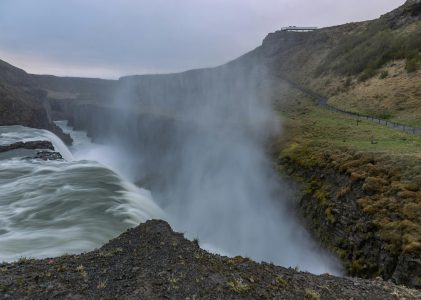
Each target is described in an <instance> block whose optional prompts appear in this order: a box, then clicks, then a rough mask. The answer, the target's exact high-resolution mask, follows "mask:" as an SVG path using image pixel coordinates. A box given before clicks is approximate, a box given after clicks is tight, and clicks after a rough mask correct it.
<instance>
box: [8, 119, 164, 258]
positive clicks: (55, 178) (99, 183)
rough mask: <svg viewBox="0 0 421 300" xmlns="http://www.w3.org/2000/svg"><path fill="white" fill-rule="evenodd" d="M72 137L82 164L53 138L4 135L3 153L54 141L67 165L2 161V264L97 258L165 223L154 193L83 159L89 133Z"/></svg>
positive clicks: (27, 131)
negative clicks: (110, 245) (106, 247)
mask: <svg viewBox="0 0 421 300" xmlns="http://www.w3.org/2000/svg"><path fill="white" fill-rule="evenodd" d="M72 137H73V138H74V139H75V143H74V146H73V147H72V148H71V150H72V151H73V152H74V153H75V154H76V155H75V156H73V154H72V153H71V152H70V151H69V149H67V147H66V146H65V145H64V144H63V143H62V142H61V140H60V139H59V138H58V137H56V136H55V135H54V134H52V133H50V132H48V131H45V130H39V129H32V128H26V127H22V126H7V127H0V144H2V145H7V144H11V143H14V142H17V141H30V140H49V141H52V142H53V144H54V147H55V149H56V151H59V152H60V153H61V154H62V156H63V157H64V158H65V160H58V161H43V160H39V159H22V158H24V157H26V156H28V155H27V154H28V153H27V152H25V151H21V152H19V151H16V152H14V153H12V154H13V155H11V154H10V153H7V152H6V153H4V154H3V156H0V261H13V260H16V259H18V258H20V257H49V256H57V255H61V254H64V253H80V252H83V251H87V250H92V249H94V248H96V247H99V246H101V245H102V244H104V243H106V242H107V241H108V240H110V239H112V238H114V237H116V236H118V235H119V234H120V233H121V232H123V231H124V230H125V229H127V228H129V227H132V226H135V225H137V224H139V223H140V222H144V221H145V220H147V219H150V218H162V217H163V212H162V211H161V209H160V208H159V207H158V206H157V205H156V204H154V202H153V201H152V200H151V195H150V193H149V192H148V191H146V190H143V189H140V188H138V187H136V186H134V185H133V184H131V183H130V182H127V181H125V180H124V179H122V178H121V176H119V175H118V174H117V173H116V172H114V171H112V170H111V169H110V168H107V167H106V166H104V165H103V164H101V163H99V162H97V161H94V160H87V159H85V158H83V156H82V155H80V151H79V150H81V149H83V148H85V147H86V148H93V147H92V144H91V143H90V140H89V139H88V138H87V137H86V135H84V133H83V132H73V133H72ZM78 153H79V154H78ZM11 156H12V157H11Z"/></svg>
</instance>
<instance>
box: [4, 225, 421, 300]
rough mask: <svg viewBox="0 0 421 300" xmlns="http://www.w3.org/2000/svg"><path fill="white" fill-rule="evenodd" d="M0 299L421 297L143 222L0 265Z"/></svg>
mask: <svg viewBox="0 0 421 300" xmlns="http://www.w3.org/2000/svg"><path fill="white" fill-rule="evenodd" d="M0 272H1V275H2V276H0V298H1V299H10V298H22V299H23V298H30V299H45V298H50V297H52V298H60V299H85V298H95V299H96V298H98V299H99V298H101V299H102V298H104V299H115V298H118V299H163V298H171V299H314V300H316V299H373V300H374V299H379V300H380V299H381V300H385V299H417V298H418V299H419V297H421V294H420V293H419V291H415V290H410V289H406V288H404V287H399V286H396V285H393V284H391V283H388V282H384V281H382V280H376V281H367V280H361V279H352V278H337V277H333V276H330V275H328V274H325V275H321V276H315V275H312V274H309V273H304V272H299V271H297V270H294V269H286V268H282V267H276V266H274V265H272V264H268V263H260V264H259V263H256V262H254V261H251V260H249V259H247V258H243V257H234V258H228V257H221V256H218V255H213V254H210V253H208V252H206V251H204V250H202V249H200V248H199V246H198V244H197V242H191V241H188V240H186V239H184V238H183V235H182V234H179V233H175V232H173V231H172V230H171V228H170V227H169V225H168V224H167V223H165V222H164V221H148V222H146V223H145V224H142V225H140V226H138V227H136V228H134V229H130V230H128V231H127V232H125V233H123V234H122V235H121V236H119V237H118V238H116V239H114V240H112V241H110V242H109V243H107V244H106V245H104V246H103V247H101V248H100V249H97V250H95V251H92V252H89V253H85V254H82V255H68V256H62V257H57V258H52V259H45V260H27V259H21V260H20V261H19V262H16V263H14V264H3V265H0Z"/></svg>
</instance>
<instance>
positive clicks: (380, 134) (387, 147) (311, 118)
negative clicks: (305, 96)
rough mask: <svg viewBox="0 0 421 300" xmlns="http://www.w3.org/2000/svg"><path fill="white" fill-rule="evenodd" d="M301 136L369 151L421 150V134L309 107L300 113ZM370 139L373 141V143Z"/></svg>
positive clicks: (306, 139) (414, 152) (411, 151)
mask: <svg viewBox="0 0 421 300" xmlns="http://www.w3.org/2000/svg"><path fill="white" fill-rule="evenodd" d="M300 119H301V122H302V129H301V138H302V139H303V140H304V141H312V142H319V143H326V144H331V145H334V146H345V147H348V148H352V149H355V150H363V151H370V152H391V153H398V154H418V153H421V136H416V135H413V134H409V133H405V132H402V131H399V130H396V129H392V128H388V127H386V126H384V125H379V124H376V123H374V122H371V121H365V120H364V121H360V122H359V123H358V126H357V122H356V120H355V119H353V118H351V117H348V116H345V115H340V114H337V113H334V112H330V111H326V110H324V109H322V108H319V107H313V108H311V109H310V110H309V111H308V112H307V113H306V114H303V115H301V116H300ZM372 140H374V141H375V142H376V143H375V144H373V143H372Z"/></svg>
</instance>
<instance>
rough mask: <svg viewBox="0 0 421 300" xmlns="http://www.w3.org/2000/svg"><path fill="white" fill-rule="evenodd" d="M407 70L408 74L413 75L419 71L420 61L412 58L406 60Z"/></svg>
mask: <svg viewBox="0 0 421 300" xmlns="http://www.w3.org/2000/svg"><path fill="white" fill-rule="evenodd" d="M405 70H406V72H408V73H413V72H415V71H416V70H418V61H417V59H416V58H411V59H407V60H406V64H405Z"/></svg>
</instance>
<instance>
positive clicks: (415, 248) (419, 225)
mask: <svg viewBox="0 0 421 300" xmlns="http://www.w3.org/2000/svg"><path fill="white" fill-rule="evenodd" d="M299 102H300V105H298V106H295V107H293V106H291V107H289V109H287V110H286V111H284V112H283V113H282V116H283V118H286V121H285V127H286V128H287V130H288V132H290V133H291V134H290V136H289V137H287V138H286V140H283V141H281V142H280V144H279V145H278V148H277V149H278V150H277V151H276V153H277V155H278V156H279V161H280V162H281V169H282V170H283V171H284V172H287V173H288V174H289V175H292V176H295V177H296V178H297V179H298V180H299V181H301V182H302V183H303V184H304V187H305V189H304V192H305V195H308V196H307V197H311V198H312V199H314V202H313V203H312V204H310V206H306V207H305V208H304V209H305V211H307V210H308V209H311V210H313V212H311V213H309V214H308V216H310V215H311V214H312V213H314V208H315V207H316V208H317V209H318V210H319V213H318V214H317V216H313V215H312V216H311V217H310V218H311V222H312V223H313V226H314V227H313V229H314V230H315V233H316V235H318V236H319V238H320V240H322V241H324V242H326V243H331V245H330V246H331V249H332V250H333V251H334V252H336V253H337V255H338V256H339V257H341V258H342V259H343V260H344V264H345V267H346V268H347V270H348V272H349V274H352V275H358V276H363V277H376V276H383V277H385V278H387V279H390V278H391V277H392V274H393V270H394V269H396V268H397V260H398V259H399V257H403V256H405V255H409V256H411V255H415V256H418V255H419V253H421V213H420V212H421V175H420V174H421V137H420V136H415V135H411V134H407V133H404V132H401V131H398V130H394V129H391V128H387V127H385V126H382V125H378V124H375V123H373V122H369V121H360V122H358V123H357V121H356V120H355V119H353V118H351V117H348V116H344V115H340V114H337V113H333V112H330V111H327V110H324V109H323V108H320V107H317V106H315V105H314V104H313V103H312V102H311V101H310V100H305V99H304V98H303V97H302V99H300V100H299ZM373 141H374V142H373ZM297 168H298V169H300V168H301V170H308V171H298V172H297V171H294V169H295V170H297ZM329 172H333V173H334V174H337V175H335V176H337V177H338V178H342V177H343V178H344V179H343V180H339V181H338V182H336V183H335V184H332V182H329V180H327V179H326V177H325V176H327V175H326V174H329ZM305 197H306V196H305ZM344 201H351V202H353V203H352V206H350V207H355V209H356V210H358V212H357V213H356V214H355V215H356V218H357V219H355V220H354V221H352V223H349V224H350V225H349V228H343V226H344V225H343V224H339V223H337V222H338V218H339V219H341V218H342V219H343V216H344V215H343V214H344V213H345V211H343V210H344V207H347V205H348V204H350V203H348V204H347V203H343V202H344ZM346 213H349V212H346ZM305 214H307V213H305ZM323 222H325V225H321V224H322V223H323ZM345 223H346V222H345ZM323 226H325V227H323ZM337 226H339V227H340V228H338V227H337ZM323 228H324V229H323ZM329 228H330V229H329ZM334 228H337V229H339V230H344V231H346V232H347V234H354V235H359V236H360V237H361V240H362V241H364V240H365V241H366V242H362V243H361V245H354V246H351V245H350V244H349V243H350V242H349V241H339V240H336V241H333V239H331V237H326V235H329V233H328V232H324V231H326V230H336V229H334ZM373 234H374V235H373ZM372 239H376V240H379V241H380V244H382V245H383V246H382V247H383V250H381V251H385V253H387V254H385V255H389V256H390V257H394V258H395V260H396V263H395V264H394V265H393V264H392V265H393V268H392V271H388V270H386V268H383V267H382V266H381V265H379V261H378V253H377V252H378V250H376V249H372V253H370V252H367V250H366V249H364V250H363V248H364V247H365V245H364V243H365V244H367V243H371V242H370V240H372ZM333 243H336V244H335V245H332V244H333ZM359 247H361V249H359ZM370 256H373V257H370ZM418 268H419V267H418ZM406 283H408V282H406ZM410 284H415V285H421V278H415V279H414V280H413V281H412V283H410Z"/></svg>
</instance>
